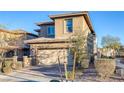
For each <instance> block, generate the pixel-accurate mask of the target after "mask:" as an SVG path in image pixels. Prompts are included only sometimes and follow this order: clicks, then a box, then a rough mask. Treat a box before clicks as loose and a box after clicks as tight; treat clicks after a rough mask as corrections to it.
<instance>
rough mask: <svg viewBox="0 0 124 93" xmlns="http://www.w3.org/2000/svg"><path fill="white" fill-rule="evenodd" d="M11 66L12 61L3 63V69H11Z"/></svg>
mask: <svg viewBox="0 0 124 93" xmlns="http://www.w3.org/2000/svg"><path fill="white" fill-rule="evenodd" d="M11 65H12V61H4V62H3V63H2V67H11Z"/></svg>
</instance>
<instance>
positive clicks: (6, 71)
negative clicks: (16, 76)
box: [2, 67, 12, 74]
mask: <svg viewBox="0 0 124 93" xmlns="http://www.w3.org/2000/svg"><path fill="white" fill-rule="evenodd" d="M2 72H3V73H5V74H10V73H11V72H12V68H11V67H3V68H2Z"/></svg>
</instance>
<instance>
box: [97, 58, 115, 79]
mask: <svg viewBox="0 0 124 93" xmlns="http://www.w3.org/2000/svg"><path fill="white" fill-rule="evenodd" d="M115 66H116V63H115V60H114V59H98V60H97V61H96V62H95V68H96V71H97V72H98V74H99V75H100V76H101V78H109V77H110V76H111V75H112V74H113V73H114V71H115Z"/></svg>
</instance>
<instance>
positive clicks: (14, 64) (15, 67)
mask: <svg viewBox="0 0 124 93" xmlns="http://www.w3.org/2000/svg"><path fill="white" fill-rule="evenodd" d="M12 69H14V70H20V69H22V63H19V62H16V63H13V64H12Z"/></svg>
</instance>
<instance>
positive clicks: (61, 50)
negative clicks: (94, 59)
mask: <svg viewBox="0 0 124 93" xmlns="http://www.w3.org/2000/svg"><path fill="white" fill-rule="evenodd" d="M49 17H50V18H51V19H52V21H51V22H39V23H37V24H36V25H37V26H39V27H40V29H37V30H35V31H37V32H38V36H39V38H36V39H31V40H26V41H25V43H27V44H29V45H30V48H31V56H32V58H33V59H34V63H35V62H36V63H37V64H43V65H54V64H57V63H58V57H59V58H60V62H61V63H63V62H67V63H68V64H69V65H71V64H72V63H73V55H71V53H70V51H69V42H68V37H69V36H71V35H72V34H73V33H74V32H76V31H81V32H82V33H85V36H86V37H87V41H86V45H85V51H86V53H87V56H88V58H89V59H90V58H91V56H93V54H94V53H96V35H95V32H94V29H93V27H92V24H91V21H90V18H89V15H88V12H75V13H67V14H58V15H51V16H49Z"/></svg>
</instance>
